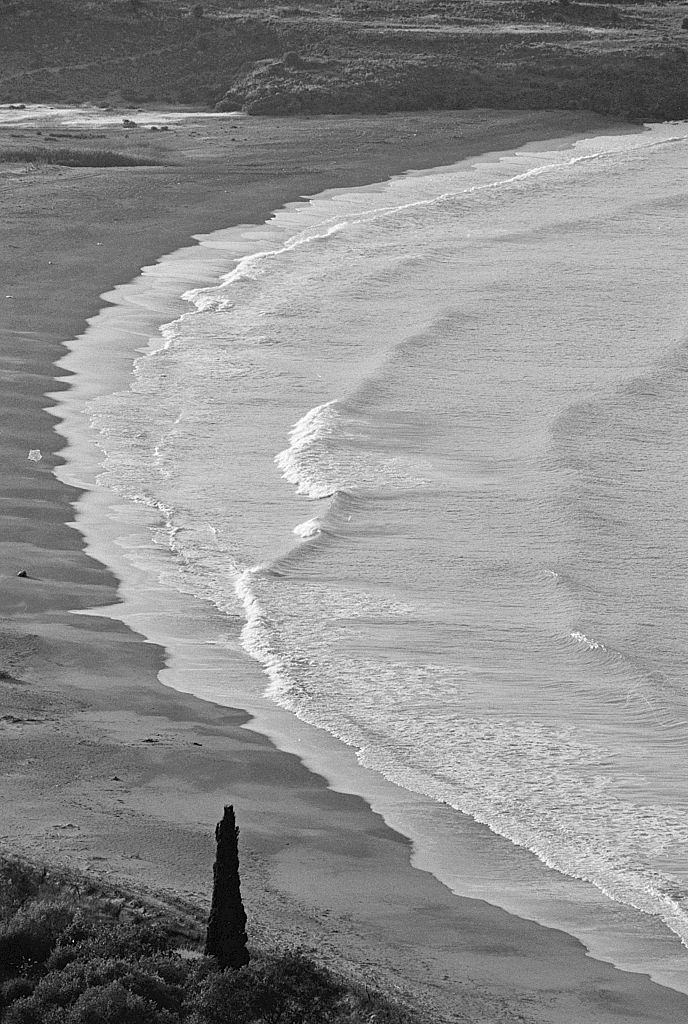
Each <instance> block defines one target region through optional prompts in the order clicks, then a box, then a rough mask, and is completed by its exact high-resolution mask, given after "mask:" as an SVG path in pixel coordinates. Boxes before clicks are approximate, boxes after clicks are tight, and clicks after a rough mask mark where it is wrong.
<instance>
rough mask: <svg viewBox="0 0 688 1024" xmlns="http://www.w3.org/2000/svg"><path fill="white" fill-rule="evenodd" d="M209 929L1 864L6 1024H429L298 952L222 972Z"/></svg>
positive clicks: (255, 956) (2, 1011) (61, 878)
mask: <svg viewBox="0 0 688 1024" xmlns="http://www.w3.org/2000/svg"><path fill="white" fill-rule="evenodd" d="M203 931H204V928H203V922H202V921H201V920H200V919H198V918H197V919H196V920H194V917H193V914H191V915H190V914H189V911H188V910H187V911H186V912H185V913H184V914H182V916H181V919H180V915H179V913H178V912H175V911H174V910H172V909H170V911H169V912H167V913H166V912H165V911H164V909H163V910H161V906H160V903H157V905H156V906H155V907H147V906H146V905H145V903H141V900H140V897H137V896H136V895H135V894H131V893H120V892H117V891H115V890H111V891H109V892H105V891H104V890H103V889H102V888H101V887H100V885H99V884H98V883H97V882H95V881H92V880H89V879H88V878H86V877H83V876H76V875H70V876H66V875H56V874H52V873H50V872H47V871H45V870H41V869H38V868H35V867H33V866H31V865H28V864H25V863H22V862H20V861H17V860H12V859H8V858H0V1020H2V1022H3V1024H179V1022H184V1024H252V1022H255V1024H372V1022H373V1021H374V1022H376V1024H421V1022H420V1020H419V1018H418V1017H416V1016H415V1015H414V1014H412V1013H411V1012H410V1011H408V1010H406V1009H404V1008H402V1007H400V1006H397V1005H395V1004H393V1003H392V1002H390V1001H389V1000H387V999H385V998H384V997H383V996H382V995H380V994H378V993H374V992H371V991H369V990H366V989H365V988H364V987H362V986H360V987H359V986H356V985H354V984H352V983H351V982H349V981H347V980H345V979H342V978H338V977H336V976H335V975H334V974H332V973H331V972H330V971H328V970H326V969H325V968H324V967H322V966H320V965H319V964H317V963H316V962H314V961H313V960H312V959H311V958H309V957H308V956H305V955H304V954H302V953H300V952H298V951H293V950H286V951H285V950H265V949H254V950H252V957H251V964H250V966H245V967H242V968H240V969H239V970H226V971H223V970H221V969H220V968H219V967H218V966H217V964H216V962H215V961H214V960H213V959H212V958H210V957H206V956H203V955H202V954H201V953H200V952H199V951H198V947H199V944H200V939H201V936H202V934H203Z"/></svg>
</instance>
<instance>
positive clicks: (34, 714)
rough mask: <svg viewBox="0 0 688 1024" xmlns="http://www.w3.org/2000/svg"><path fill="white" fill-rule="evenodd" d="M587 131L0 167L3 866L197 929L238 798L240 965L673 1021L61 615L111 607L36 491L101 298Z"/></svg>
mask: <svg viewBox="0 0 688 1024" xmlns="http://www.w3.org/2000/svg"><path fill="white" fill-rule="evenodd" d="M132 116H135V115H132ZM600 126H606V127H609V125H608V124H607V123H606V122H604V121H602V119H599V118H596V117H594V116H593V115H588V114H581V113H577V112H576V113H573V112H572V113H563V114H562V113H551V114H546V113H533V112H513V111H511V112H505V113H503V114H502V113H499V112H495V111H490V112H476V111H467V112H448V113H433V114H422V115H420V114H411V115H391V116H388V117H374V116H371V117H365V118H362V117H358V118H356V117H346V116H345V117H328V118H321V119H318V118H313V119H306V118H304V119H294V120H272V119H250V118H245V117H244V118H231V117H230V118H228V119H226V120H212V121H209V120H202V119H198V120H194V119H190V120H188V121H187V122H185V123H183V124H177V125H173V126H172V128H171V130H170V131H169V132H165V133H159V132H158V133H151V132H150V131H148V130H147V129H144V128H138V129H132V130H129V131H127V130H125V129H124V128H123V127H108V128H102V129H98V130H97V132H95V133H94V134H97V136H98V139H97V142H96V141H90V140H89V138H88V137H87V133H85V132H83V130H80V131H77V130H76V129H73V130H69V131H64V132H63V133H62V134H64V135H65V136H66V138H64V139H62V140H61V144H64V145H70V146H71V145H75V146H96V145H97V146H98V148H108V149H115V150H117V151H118V152H133V153H136V154H138V155H143V156H149V157H151V158H153V159H156V160H159V161H160V166H154V167H131V168H83V167H82V168H66V167H59V168H58V167H54V166H47V167H35V166H27V165H24V164H14V163H13V164H9V163H8V164H0V194H1V195H2V201H3V213H4V216H3V241H4V244H3V246H2V250H1V254H0V259H2V261H3V289H2V293H1V294H0V302H2V311H3V315H2V320H1V322H0V336H1V338H2V361H3V373H2V379H1V380H0V387H1V388H2V424H3V430H2V432H1V434H0V465H1V466H2V469H3V479H4V488H3V491H2V506H1V510H0V514H1V515H2V532H1V534H0V573H1V574H2V579H3V588H2V597H1V598H0V601H1V602H2V604H1V613H2V625H1V627H0V628H1V629H2V643H1V644H0V695H1V699H2V711H0V733H1V735H2V743H1V744H0V772H1V773H2V793H3V814H2V824H1V826H0V848H1V849H2V850H3V852H9V853H18V854H22V855H26V856H29V857H30V858H32V859H33V860H37V861H39V862H45V863H47V864H62V865H66V866H69V867H74V868H78V869H81V870H86V871H88V872H91V873H93V874H95V875H98V876H101V877H105V878H107V879H108V880H111V881H114V882H118V883H124V884H130V885H132V886H134V887H137V888H138V889H139V890H141V891H144V892H147V893H150V894H157V895H162V896H163V897H165V898H168V899H169V900H171V901H174V899H175V898H180V899H183V900H188V901H191V902H192V903H194V904H196V905H199V906H206V905H207V904H208V903H209V892H210V877H211V863H212V857H213V843H212V830H213V827H214V824H215V822H216V821H217V819H218V817H219V816H220V814H221V808H222V805H223V804H224V803H227V802H230V801H231V802H232V803H234V805H235V807H236V810H237V818H238V821H239V824H240V827H241V858H242V885H243V892H244V901H245V904H246V907H247V912H248V915H249V930H250V938H251V940H252V941H254V942H259V943H264V942H268V941H279V942H286V943H289V944H294V945H299V946H303V947H305V948H307V949H313V950H317V952H318V954H319V955H321V956H322V957H323V958H324V959H325V960H326V961H327V962H328V963H329V964H330V965H331V966H333V967H334V968H336V969H339V970H343V971H345V972H347V973H353V974H354V975H355V976H356V977H358V978H359V979H361V980H363V981H364V982H366V983H368V984H371V985H376V986H379V987H380V988H383V989H385V990H387V991H389V992H391V993H393V994H400V995H401V996H402V997H404V998H408V999H409V1000H411V1001H413V1002H415V1004H416V1005H419V1006H420V1007H421V1008H424V1009H425V1010H427V1013H428V1018H429V1019H431V1020H436V1021H443V1020H447V1021H450V1020H456V1021H464V1020H465V1021H485V1022H488V1021H490V1022H492V1021H501V1020H504V1021H509V1020H514V1021H516V1020H519V1021H532V1022H536V1021H537V1022H545V1021H550V1022H560V1021H562V1022H563V1021H564V1020H566V1021H575V1022H578V1024H588V1022H590V1024H592V1022H599V1024H602V1022H611V1021H630V1020H634V1021H639V1022H651V1021H657V1022H660V1021H666V1022H670V1021H672V1022H675V1021H681V1020H685V1019H688V996H684V995H682V994H680V993H677V992H674V991H672V990H670V989H667V988H663V987H661V986H659V985H656V984H654V983H652V982H651V981H650V980H649V979H648V978H647V977H645V976H643V975H639V974H631V973H627V972H622V971H619V970H616V969H615V968H613V967H612V966H610V965H607V964H604V963H601V962H599V961H597V960H594V959H592V958H591V957H589V956H588V955H587V954H586V950H585V949H584V947H583V946H582V945H581V944H580V943H579V942H578V941H577V940H575V939H573V938H571V937H570V936H568V935H566V934H565V933H563V932H558V931H553V930H551V929H547V928H544V927H541V926H539V925H537V924H534V923H531V922H528V921H525V920H522V919H520V918H518V917H515V916H513V915H509V914H507V913H505V912H504V911H501V910H499V909H497V908H495V907H492V906H490V905H489V904H487V903H483V902H480V901H476V900H468V899H462V898H458V897H456V896H454V895H452V893H451V892H449V890H448V889H446V888H445V887H444V886H443V885H441V884H440V883H439V882H438V881H437V880H436V879H435V878H434V877H433V876H432V875H430V874H428V873H425V872H422V871H419V870H417V869H416V868H414V867H413V866H412V865H411V848H410V844H409V842H408V840H406V839H405V838H404V837H402V836H400V835H398V834H397V833H395V832H394V831H392V830H391V829H390V828H388V827H387V826H386V825H385V823H384V821H383V820H382V818H381V817H379V815H377V814H375V813H374V812H373V811H372V810H371V809H370V807H369V806H368V805H367V803H366V802H365V801H364V800H363V799H361V798H359V797H357V796H352V795H346V794H342V793H339V792H335V791H333V790H332V789H331V788H330V787H329V786H328V784H327V782H326V781H325V780H324V779H323V778H321V777H319V776H317V775H315V774H313V773H312V772H310V771H308V770H307V769H306V767H304V765H303V763H302V762H301V760H299V758H298V757H296V756H294V755H293V754H289V753H285V752H283V751H281V750H279V749H278V748H277V747H276V746H275V745H273V744H272V743H271V742H270V741H268V740H267V739H265V738H264V737H263V736H261V735H260V734H259V733H257V732H255V731H251V729H250V728H243V727H244V726H246V724H247V723H248V722H249V716H248V714H247V713H246V712H244V711H242V710H231V709H228V708H226V707H220V706H217V705H215V704H212V703H207V702H203V701H201V700H198V699H195V698H193V697H190V696H185V695H184V694H181V693H177V692H174V691H172V690H170V689H169V688H166V687H164V686H163V685H161V684H160V682H159V681H158V678H157V677H158V673H159V671H160V670H161V669H162V668H163V667H164V665H165V650H164V648H163V647H161V646H157V645H155V644H153V643H150V642H146V638H145V637H143V636H141V635H140V634H137V633H135V632H133V631H132V630H131V629H130V628H128V627H127V626H125V625H123V624H121V623H119V622H118V621H117V620H116V619H115V618H113V617H111V616H107V617H106V616H98V615H88V616H85V615H79V614H78V611H79V610H85V609H93V608H96V607H105V606H111V605H113V604H114V603H116V601H117V587H118V581H117V579H116V578H115V576H114V575H113V574H112V573H111V572H110V571H109V570H107V569H106V568H104V567H103V566H102V565H101V564H99V563H98V562H97V561H95V560H94V559H93V558H91V557H89V556H87V555H86V554H85V553H84V550H83V541H82V537H81V535H80V534H79V532H78V531H77V530H75V529H74V528H73V527H72V526H70V523H72V521H73V519H74V504H75V502H76V501H77V500H78V498H79V492H78V491H77V490H76V489H74V488H71V487H69V486H67V485H65V484H64V483H62V482H60V480H59V479H58V478H57V477H56V476H55V475H54V474H53V469H54V468H55V467H59V465H60V463H61V461H62V460H61V457H60V450H61V448H62V446H63V444H64V441H63V438H62V437H61V436H60V435H59V434H58V433H57V431H56V429H55V419H54V417H53V416H51V415H50V413H49V411H48V410H47V408H46V407H49V406H50V405H51V404H53V401H52V400H50V399H47V398H46V397H45V396H46V395H48V394H50V393H52V392H55V391H56V389H57V388H58V387H64V386H66V385H62V384H59V385H58V384H56V378H57V377H60V376H61V374H62V373H63V371H59V370H57V369H56V367H55V363H56V362H57V361H58V360H59V359H60V358H61V357H62V356H63V355H64V351H65V348H64V346H65V343H66V342H68V341H69V340H70V339H73V338H75V337H76V336H78V335H79V334H81V333H82V332H83V330H84V326H85V322H86V320H87V319H88V318H89V317H92V316H94V315H95V314H96V313H97V312H98V310H99V308H101V306H102V304H103V303H102V300H101V299H100V296H101V295H102V294H103V293H104V292H107V291H109V290H111V289H112V288H113V287H115V286H116V285H118V284H123V283H126V282H127V281H129V280H131V279H133V278H134V277H136V275H137V274H138V273H139V271H140V269H141V267H142V266H146V265H149V264H151V263H154V262H155V260H156V259H158V258H159V257H161V256H162V255H163V254H165V253H168V252H171V251H173V250H176V249H178V248H180V247H182V246H186V245H189V244H190V243H191V238H192V236H193V235H195V234H201V233H206V232H210V231H213V230H216V229H219V228H223V227H229V226H231V225H233V224H241V223H262V222H263V221H264V220H265V219H266V218H267V217H268V216H269V214H270V212H271V211H272V210H274V209H276V208H278V207H280V206H282V205H283V204H284V203H285V202H289V201H292V200H295V199H298V198H299V197H301V196H305V195H312V194H315V193H317V192H319V191H322V190H323V189H325V188H332V187H339V186H353V185H363V184H368V183H372V182H376V181H382V180H384V179H386V178H388V177H390V176H391V175H393V174H398V173H401V172H403V171H404V170H407V169H410V168H413V169H422V168H430V167H436V166H442V165H446V164H449V163H453V162H455V161H457V160H459V159H462V158H463V157H468V156H471V155H475V154H480V153H484V152H488V151H497V150H504V149H508V148H512V147H515V146H518V145H523V144H525V143H526V142H528V141H530V140H536V139H543V138H561V137H564V136H567V135H571V134H576V133H578V134H585V133H586V132H590V133H592V132H593V131H594V130H595V129H599V128H600ZM0 134H1V135H2V148H3V149H10V148H17V147H21V146H26V145H30V144H31V145H33V144H36V143H42V142H43V139H42V137H40V138H39V137H37V130H36V129H35V128H32V127H25V126H24V127H22V126H14V127H4V128H2V129H0ZM70 134H71V141H70V140H69V137H70ZM31 449H40V450H41V452H42V454H43V458H42V460H41V461H40V462H38V463H34V462H32V461H30V460H29V459H28V458H27V456H28V452H29V450H31ZM22 571H25V572H26V574H27V575H26V576H21V577H20V576H18V575H17V573H19V572H22Z"/></svg>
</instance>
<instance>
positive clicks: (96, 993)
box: [64, 981, 175, 1024]
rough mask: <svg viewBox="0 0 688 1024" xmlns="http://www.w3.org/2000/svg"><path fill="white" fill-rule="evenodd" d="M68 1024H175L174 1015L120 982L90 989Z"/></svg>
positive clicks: (69, 1015) (68, 1016)
mask: <svg viewBox="0 0 688 1024" xmlns="http://www.w3.org/2000/svg"><path fill="white" fill-rule="evenodd" d="M64 1020H65V1024H175V1020H174V1017H173V1016H172V1014H170V1013H167V1011H166V1010H160V1009H158V1008H157V1007H156V1006H155V1004H154V1003H152V1002H151V1001H150V1000H149V999H145V998H144V997H143V996H140V995H137V994H136V993H133V992H130V991H129V990H128V989H127V988H125V986H124V985H123V984H122V982H120V981H113V982H111V983H110V984H109V985H103V986H102V987H100V988H90V989H88V990H87V991H86V992H84V993H83V995H81V996H79V998H78V999H77V1001H76V1003H75V1004H74V1005H73V1006H72V1007H71V1009H70V1010H68V1011H67V1013H66V1014H65V1018H64Z"/></svg>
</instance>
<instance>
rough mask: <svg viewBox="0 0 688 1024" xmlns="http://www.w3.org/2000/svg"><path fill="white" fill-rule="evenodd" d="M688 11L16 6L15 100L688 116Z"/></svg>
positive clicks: (476, 5)
mask: <svg viewBox="0 0 688 1024" xmlns="http://www.w3.org/2000/svg"><path fill="white" fill-rule="evenodd" d="M686 25H688V0H661V2H658V0H610V2H606V0H337V2H336V3H334V4H332V3H324V0H304V2H303V3H298V4H297V3H296V2H293V0H291V2H290V0H213V2H212V3H206V4H203V5H201V4H193V3H183V2H182V0H51V2H50V4H46V3H45V0H0V102H6V103H11V102H35V101H50V100H57V101H60V102H65V101H67V102H83V101H97V102H98V101H104V102H112V103H129V104H139V103H146V102H150V103H173V104H176V103H188V104H194V105H196V106H198V105H204V106H214V105H216V104H219V108H220V109H224V110H229V109H239V108H240V109H243V110H246V111H248V112H249V113H252V114H291V113H310V112H315V113H338V112H366V111H393V110H423V109H430V108H434V109H437V108H445V109H452V108H466V107H471V106H486V107H505V108H519V109H536V108H569V109H575V108H586V109H592V110H596V111H599V112H601V113H609V114H618V115H622V116H625V117H635V118H646V119H661V118H683V117H687V116H688V29H686Z"/></svg>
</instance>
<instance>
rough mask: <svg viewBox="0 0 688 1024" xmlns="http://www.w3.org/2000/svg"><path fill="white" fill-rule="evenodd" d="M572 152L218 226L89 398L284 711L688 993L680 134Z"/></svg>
mask: <svg viewBox="0 0 688 1024" xmlns="http://www.w3.org/2000/svg"><path fill="white" fill-rule="evenodd" d="M547 145H548V144H547V143H542V144H540V145H539V146H529V147H526V148H525V149H523V150H519V151H517V152H514V153H507V154H495V155H490V156H487V157H485V158H484V159H483V160H478V161H475V160H472V161H466V162H463V163H461V164H457V165H456V166H453V167H449V168H439V169H437V170H435V171H433V172H430V173H423V174H409V175H406V176H403V177H401V178H397V179H394V180H393V181H391V182H389V183H387V184H385V185H381V186H379V187H376V188H374V189H361V190H354V191H341V190H340V191H338V192H333V193H326V194H324V195H323V196H321V197H315V198H313V199H312V200H310V201H304V202H303V203H300V204H292V205H290V206H289V207H287V208H285V209H284V210H281V211H278V212H277V213H276V214H275V215H274V217H273V218H272V219H271V220H270V221H269V222H268V223H267V224H265V225H263V226H260V227H253V228H244V229H242V230H237V231H234V232H231V233H229V234H225V235H223V236H222V239H221V241H218V242H217V245H216V251H215V257H216V258H217V257H218V251H219V250H221V255H222V259H224V260H225V268H226V273H225V275H224V277H222V278H221V279H220V280H219V282H217V283H214V284H213V285H211V286H210V287H203V288H196V289H194V290H192V291H190V292H187V293H186V294H185V296H184V302H185V309H186V311H185V312H183V313H182V315H181V316H179V317H178V318H177V319H175V320H174V321H173V322H171V323H169V324H167V325H166V326H164V327H163V328H162V330H161V331H160V332H159V333H158V332H153V333H152V336H151V338H150V341H149V343H148V346H147V347H146V348H145V349H144V350H141V351H140V352H139V353H138V356H137V358H136V361H135V364H134V366H133V367H132V372H131V374H130V375H129V377H128V379H127V380H126V381H124V382H122V381H121V380H120V386H118V388H117V390H115V391H114V392H112V393H103V394H98V395H96V397H92V398H91V399H90V400H89V402H88V403H87V406H86V415H87V417H88V418H89V420H90V422H91V424H92V427H93V430H94V437H95V438H96V439H97V443H98V445H99V446H100V448H101V449H102V455H101V459H102V469H101V471H100V477H99V485H100V487H102V488H106V489H108V490H109V491H110V492H113V494H114V495H115V496H116V501H117V502H120V503H121V502H124V504H126V503H127V502H133V503H134V504H136V505H137V506H138V507H140V508H144V509H147V510H149V512H150V514H151V516H152V518H151V526H150V531H151V537H152V540H153V541H154V544H155V545H156V550H157V552H158V554H157V555H156V557H155V559H152V560H151V563H150V564H151V570H150V571H151V573H153V572H155V573H157V574H158V576H159V577H160V579H161V580H162V581H163V582H164V583H165V585H166V586H168V587H173V588H176V589H177V590H178V591H180V592H182V593H184V594H186V595H189V596H191V597H192V598H198V599H201V601H203V602H205V603H206V606H207V607H208V608H212V609H213V622H214V623H215V624H217V623H218V622H219V623H221V626H219V627H218V626H217V625H215V626H214V627H213V628H215V629H216V632H217V636H216V639H215V642H216V643H217V644H219V645H220V646H222V645H223V644H225V645H226V646H227V649H228V650H229V649H230V648H231V649H233V650H237V649H239V650H240V651H241V653H242V656H243V657H244V658H245V659H246V663H247V664H248V663H249V661H250V662H252V663H253V665H254V666H255V665H257V666H258V667H259V668H260V669H261V670H262V675H257V674H256V676H255V678H256V679H258V680H259V686H260V688H261V689H262V690H264V692H265V694H266V695H267V697H268V698H269V700H271V701H273V702H275V703H276V704H278V705H280V706H281V707H282V708H284V709H286V711H288V712H289V713H291V714H294V715H296V716H298V718H299V719H301V720H302V721H304V722H307V723H310V724H312V725H314V726H317V727H319V728H321V729H324V730H327V732H328V733H330V734H331V735H332V736H334V737H337V738H338V739H339V740H341V741H343V742H344V743H345V744H347V745H349V746H350V747H352V748H354V750H355V751H356V752H357V756H358V759H359V761H360V762H361V764H363V765H364V766H366V767H367V768H369V769H371V770H372V771H373V772H375V773H378V774H380V775H382V776H384V777H385V778H386V779H388V780H390V781H391V782H393V783H396V784H397V785H399V786H401V787H403V789H405V790H408V791H409V792H411V793H416V794H421V795H422V796H424V797H426V798H429V799H428V805H431V802H432V801H435V802H436V803H437V805H441V806H442V808H443V811H442V813H443V814H444V815H445V816H446V815H447V814H451V813H454V812H461V813H462V814H463V815H468V816H469V818H470V819H472V820H473V821H475V822H477V823H480V824H482V825H485V826H487V827H488V828H489V829H490V830H491V832H492V833H495V834H496V835H497V836H500V837H502V838H503V839H504V840H507V841H508V842H509V843H510V844H512V845H513V847H514V848H518V849H519V850H523V851H526V852H527V853H528V856H529V857H531V858H533V859H534V858H537V859H538V861H539V862H540V863H541V865H544V866H545V867H544V868H543V871H544V870H546V869H553V870H554V871H555V872H558V873H559V874H560V875H561V876H562V877H564V878H568V879H576V880H580V882H581V883H582V885H583V887H585V886H588V887H592V888H593V889H594V890H595V892H596V893H597V894H598V895H599V896H600V899H601V900H602V903H604V900H605V899H607V898H608V901H609V905H610V908H612V906H613V907H616V908H619V907H621V908H623V910H624V912H626V911H628V914H629V915H630V916H629V921H630V922H631V923H630V924H629V926H628V927H629V931H631V932H633V934H634V942H635V943H636V945H637V946H638V947H641V948H644V949H645V952H646V954H647V956H646V961H647V962H650V961H652V962H653V964H654V971H655V973H657V974H659V975H661V974H662V964H661V959H662V956H663V955H664V952H663V951H662V949H660V946H661V945H662V943H663V942H665V941H666V943H667V949H669V950H670V954H667V955H670V956H671V967H670V969H669V968H667V973H672V976H673V982H672V983H675V984H676V985H677V986H678V987H684V988H686V987H688V951H686V950H683V949H682V948H681V946H680V944H679V940H680V942H681V943H683V944H684V945H687V944H688V814H687V811H688V790H687V787H686V767H687V764H686V762H687V756H686V752H687V750H688V475H687V473H686V460H687V457H688V279H687V278H686V273H685V259H686V253H687V252H688V189H687V188H686V181H687V180H688V178H687V172H688V125H687V124H663V125H654V126H651V127H649V128H646V129H643V130H642V131H641V130H639V131H638V132H637V133H636V134H633V133H629V134H622V135H614V136H609V137H601V138H594V139H587V140H584V141H579V142H576V143H575V144H573V145H570V146H567V147H563V148H552V149H548V148H547ZM218 237H219V236H218ZM138 557H139V560H140V558H141V554H140V552H139V554H138ZM226 698H227V703H231V701H232V692H231V689H229V684H228V693H227V695H226ZM457 820H458V816H457ZM447 858H451V850H450V849H449V850H448V851H446V850H445V853H444V859H445V861H446V860H447ZM591 891H592V890H591ZM494 898H495V900H496V901H497V902H499V894H498V893H495V894H494ZM572 898H573V897H572ZM672 943H674V945H672ZM640 959H641V960H642V957H641V958H640Z"/></svg>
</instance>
